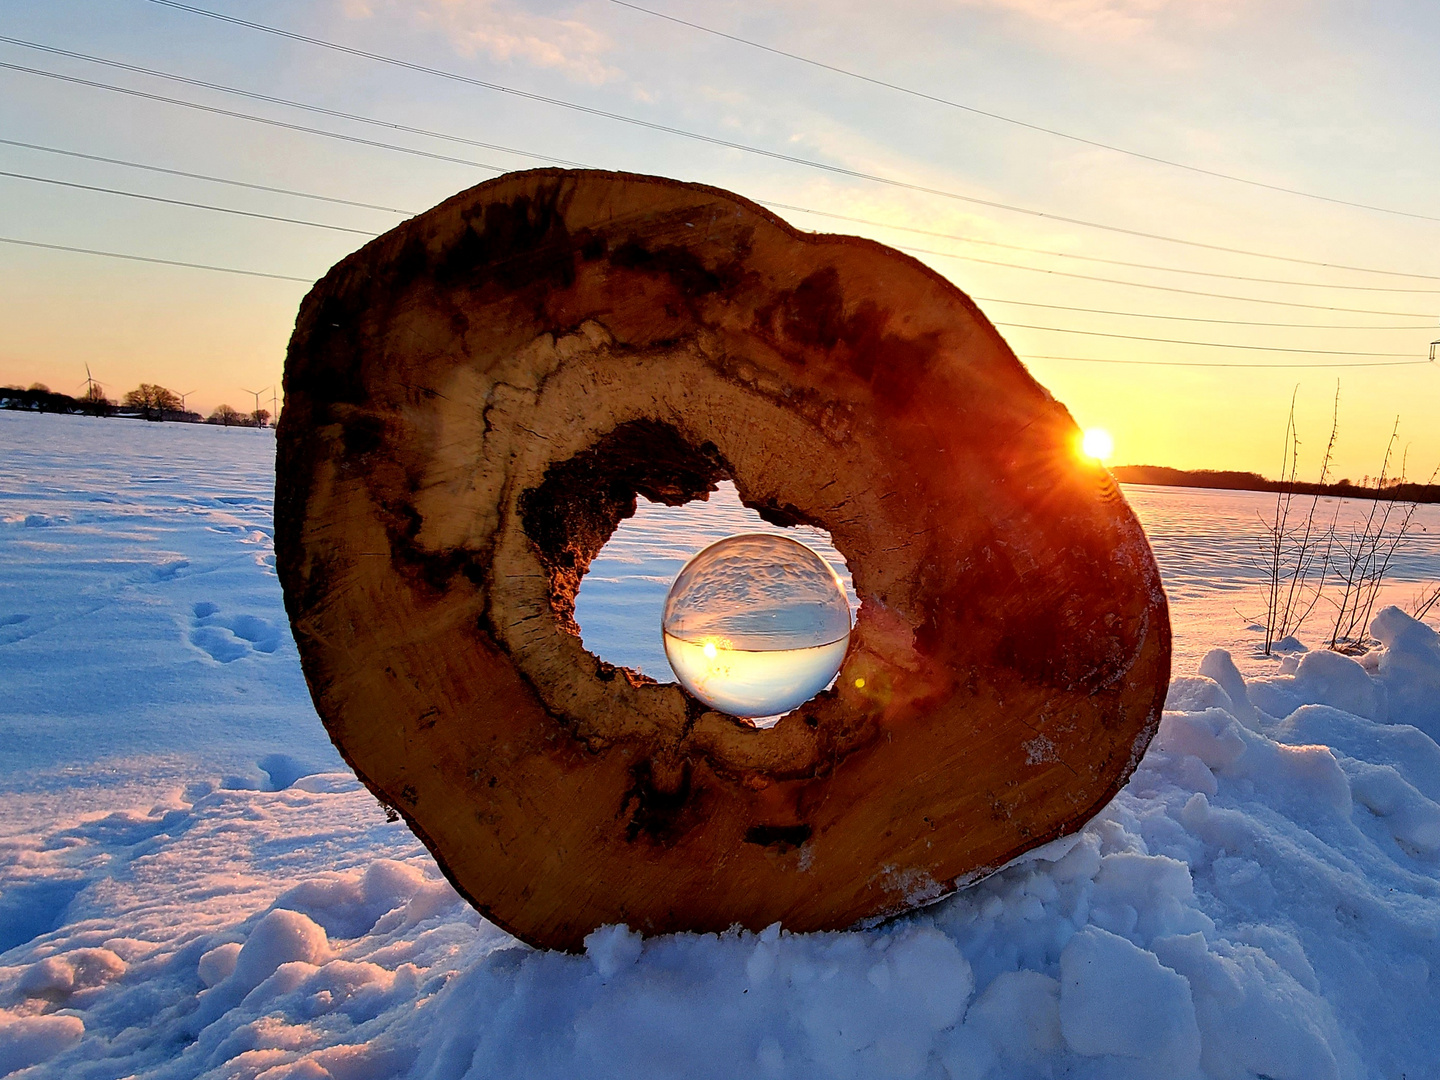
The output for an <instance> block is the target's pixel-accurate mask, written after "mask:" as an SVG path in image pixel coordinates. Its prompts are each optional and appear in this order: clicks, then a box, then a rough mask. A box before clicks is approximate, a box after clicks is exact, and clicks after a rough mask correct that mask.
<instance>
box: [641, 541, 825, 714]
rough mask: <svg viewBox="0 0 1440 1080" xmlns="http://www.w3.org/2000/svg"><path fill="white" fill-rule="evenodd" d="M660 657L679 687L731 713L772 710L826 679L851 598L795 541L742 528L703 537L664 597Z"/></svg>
mask: <svg viewBox="0 0 1440 1080" xmlns="http://www.w3.org/2000/svg"><path fill="white" fill-rule="evenodd" d="M662 630H663V633H664V639H665V657H666V659H668V660H669V661H670V667H671V668H672V669H673V670H674V672H675V677H676V678H677V679H679V680H680V683H681V685H682V686H684V687H685V689H686V690H689V691H690V693H692V694H694V695H695V696H696V697H697V698H699V699H700V700H701V701H703V702H704V703H705V704H706V705H708V706H710V707H711V708H712V709H715V710H717V711H719V712H723V713H729V714H730V715H731V716H742V717H759V716H776V715H779V714H781V713H786V712H789V711H790V710H791V709H793V708H795V707H796V706H797V705H800V704H802V703H803V702H806V701H808V700H810V698H812V697H814V696H815V695H816V694H818V693H819V692H820V691H821V690H823V689H825V687H827V686H828V685H830V681H831V680H832V679H833V678H835V673H836V672H837V671H839V670H840V662H841V661H842V660H844V659H845V649H846V647H847V646H848V645H849V644H850V602H849V600H847V599H846V597H845V589H844V587H843V586H842V585H841V584H840V579H839V578H838V577H836V576H835V571H834V570H832V569H831V568H830V564H829V563H827V562H826V561H825V560H824V559H822V558H821V557H820V556H819V555H818V554H816V553H815V552H814V551H812V550H811V549H810V548H808V547H806V546H805V545H804V544H802V543H800V542H799V541H797V540H791V539H790V538H789V537H788V536H776V535H774V534H771V533H746V534H744V535H741V536H730V537H726V538H725V539H724V540H721V541H718V542H717V543H714V544H711V545H710V546H709V547H707V548H705V549H704V550H703V551H701V552H699V553H698V554H697V555H695V556H694V557H693V558H692V559H691V560H690V561H689V562H687V563H686V564H685V566H684V567H683V568H682V569H681V570H680V573H679V575H677V576H676V578H675V581H674V583H673V584H672V585H671V586H670V592H669V594H668V595H667V596H666V597H665V614H664V617H663V620H662Z"/></svg>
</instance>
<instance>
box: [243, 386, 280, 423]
mask: <svg viewBox="0 0 1440 1080" xmlns="http://www.w3.org/2000/svg"><path fill="white" fill-rule="evenodd" d="M240 389H241V390H245V387H243V386H242V387H241V388H240ZM273 389H274V387H271V386H267V387H266V388H265V390H273ZM265 390H245V393H247V394H254V395H255V412H253V413H251V414H250V415H251V416H255V415H256V414H257V413H259V411H260V395H261V394H263V393H264V392H265ZM255 426H256V427H264V425H263V424H261V423H258V418H257V423H256V425H255Z"/></svg>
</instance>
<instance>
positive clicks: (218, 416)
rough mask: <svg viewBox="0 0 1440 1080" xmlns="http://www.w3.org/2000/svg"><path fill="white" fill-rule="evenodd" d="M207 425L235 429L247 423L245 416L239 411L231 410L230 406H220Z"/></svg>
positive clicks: (207, 421)
mask: <svg viewBox="0 0 1440 1080" xmlns="http://www.w3.org/2000/svg"><path fill="white" fill-rule="evenodd" d="M205 422H206V423H207V424H219V425H220V426H222V427H235V426H238V425H240V424H243V423H245V414H244V413H242V412H241V411H240V410H239V409H235V408H231V407H230V406H229V405H218V406H216V408H215V411H214V412H212V413H211V414H210V418H209V419H208V420H206V421H205Z"/></svg>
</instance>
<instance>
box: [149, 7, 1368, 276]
mask: <svg viewBox="0 0 1440 1080" xmlns="http://www.w3.org/2000/svg"><path fill="white" fill-rule="evenodd" d="M150 2H151V3H152V4H159V5H161V6H163V7H168V8H173V9H175V10H177V11H187V12H190V13H192V14H195V15H202V16H204V17H206V18H210V19H215V20H218V21H220V22H224V23H229V24H231V25H234V26H243V27H246V28H247V29H251V30H257V31H260V32H261V33H266V34H272V35H274V36H276V37H281V38H285V39H286V40H289V41H298V42H303V43H305V44H307V45H314V46H317V47H319V48H323V49H330V50H332V51H334V52H339V53H344V54H346V55H348V56H356V57H360V58H363V59H366V60H373V61H375V62H377V63H381V64H388V65H390V66H392V67H398V68H402V69H404V70H406V71H414V72H417V73H420V74H424V75H432V76H435V77H436V78H440V79H446V80H449V81H451V82H458V83H463V84H466V85H469V86H475V87H479V88H481V89H484V90H491V91H494V92H496V93H501V94H508V95H510V96H512V97H517V98H522V99H524V100H527V101H535V102H539V103H541V104H545V105H553V106H555V107H557V108H562V109H569V110H571V111H573V112H578V113H583V114H584V115H587V116H596V117H600V118H602V119H606V120H614V121H616V122H617V123H623V124H631V125H634V126H636V127H642V128H646V129H648V130H651V131H659V132H663V133H665V134H669V135H675V136H679V137H681V138H686V139H693V140H696V141H697V142H703V143H708V144H710V145H712V146H722V147H725V148H726V149H730V150H739V151H741V152H743V153H747V154H755V155H757V156H759V157H764V158H768V159H770V160H773V161H785V162H789V163H790V164H793V165H800V166H803V167H805V168H810V169H818V170H821V171H823V172H828V173H831V174H833V175H836V176H847V177H850V178H852V179H857V180H865V181H868V182H871V183H876V184H883V185H885V186H887V187H894V188H899V189H902V190H906V191H915V192H919V193H921V194H925V195H934V196H936V197H938V198H944V199H953V200H956V201H958V202H964V203H969V204H972V205H975V206H986V207H990V208H991V209H995V210H1005V211H1008V212H1011V213H1017V214H1027V215H1029V216H1031V217H1039V218H1045V219H1047V220H1049V221H1058V222H1063V223H1065V224H1067V225H1079V226H1083V227H1085V228H1090V229H1100V230H1103V231H1105V232H1113V233H1117V234H1120V235H1123V236H1135V237H1140V238H1143V239H1146V240H1159V241H1163V242H1165V243H1170V244H1182V245H1184V246H1186V247H1194V248H1200V249H1204V250H1207V251H1223V252H1226V253H1228V254H1232V255H1246V256H1250V257H1253V258H1261V259H1276V260H1279V261H1281V262H1292V263H1299V264H1302V265H1306V266H1323V267H1328V268H1331V269H1348V270H1359V271H1362V272H1368V271H1369V270H1370V268H1369V267H1354V266H1337V265H1336V264H1333V263H1327V262H1323V261H1318V260H1313V259H1301V258H1297V257H1294V256H1289V255H1273V254H1270V253H1268V252H1262V251H1251V250H1248V249H1245V248H1232V247H1226V246H1224V245H1220V244H1209V243H1205V242H1204V241H1200V240H1187V239H1184V238H1182V237H1176V236H1166V235H1163V234H1161V233H1150V232H1144V231H1142V230H1139V229H1129V228H1125V227H1123V226H1119V225H1106V224H1104V223H1102V222H1097V221H1088V220H1085V219H1083V218H1072V217H1066V216H1063V215H1060V214H1052V213H1048V212H1047V211H1044V210H1036V209H1034V208H1032V207H1025V206H1016V205H1013V204H1010V203H1002V202H998V201H995V200H991V199H981V198H977V197H975V196H972V195H962V194H960V193H959V192H955V191H947V190H945V189H943V188H933V187H929V186H927V185H925V184H916V183H911V182H909V181H906V180H900V179H897V178H895V177H890V176H883V175H880V174H878V173H867V172H863V171H861V170H858V169H847V168H845V167H844V166H841V165H832V164H829V163H827V162H822V161H815V160H814V159H811V158H803V157H799V156H797V155H794V154H785V153H781V152H780V151H778V150H767V149H765V148H763V147H759V146H751V145H750V144H748V143H740V142H735V141H733V140H730V139H722V138H719V137H718V136H714V135H705V134H702V133H700V132H696V131H690V130H688V129H686V128H679V127H674V126H672V125H669V124H661V123H658V122H656V121H653V120H642V119H641V118H639V117H636V116H627V115H625V114H624V113H616V112H610V111H609V110H607V109H598V108H595V107H593V106H590V105H582V104H580V103H579V102H575V101H567V100H565V99H563V98H554V97H549V96H547V95H545V94H536V93H533V92H531V91H528V90H520V89H517V88H515V87H511V86H505V85H503V84H501V83H494V82H489V81H487V80H484V79H477V78H474V77H472V76H469V75H462V74H460V73H459V72H455V71H447V70H446V69H444V68H437V67H430V66H428V65H426V64H418V63H415V62H414V61H410V60H402V59H400V58H399V57H394V56H387V55H386V54H384V53H376V52H369V51H368V50H365V49H357V48H354V47H352V46H349V45H341V44H340V43H338V42H334V41H327V40H326V39H324V38H317V37H310V36H309V35H307V34H299V33H296V32H294V31H292V30H282V29H280V28H279V27H275V26H269V25H267V24H265V23H259V22H253V21H251V20H249V19H241V18H237V17H236V16H234V15H225V14H222V13H221V12H218V11H210V10H207V9H206V8H200V7H194V6H192V5H190V4H184V3H179V2H178V0H150Z"/></svg>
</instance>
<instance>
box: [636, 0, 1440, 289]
mask: <svg viewBox="0 0 1440 1080" xmlns="http://www.w3.org/2000/svg"><path fill="white" fill-rule="evenodd" d="M612 2H615V3H618V2H619V0H612ZM755 201H756V202H758V203H760V205H761V206H769V207H772V208H773V209H777V210H795V211H798V212H799V213H802V214H814V215H816V216H817V217H826V218H833V219H834V220H836V221H849V222H852V223H854V224H856V225H871V226H874V227H875V228H879V229H895V230H896V231H898V232H908V233H915V234H916V235H918V236H933V237H935V238H936V239H937V240H958V241H960V242H961V243H964V244H983V245H985V246H986V247H998V248H1005V249H1006V250H1009V251H1028V252H1030V253H1032V254H1035V255H1053V256H1055V257H1057V258H1061V259H1083V260H1085V261H1086V262H1097V263H1109V264H1110V265H1111V266H1130V267H1134V268H1136V269H1139V270H1164V271H1166V272H1167V273H1171V274H1197V275H1200V276H1202V277H1215V278H1229V279H1231V280H1233V281H1257V282H1264V283H1265V284H1269V285H1310V286H1314V287H1316V288H1324V289H1370V290H1373V291H1379V292H1411V291H1412V290H1410V289H1386V288H1383V287H1379V286H1373V285H1327V284H1325V283H1324V282H1319V281H1290V280H1286V279H1278V278H1261V277H1245V276H1243V275H1241V274H1222V273H1215V272H1212V271H1209V270H1188V269H1183V268H1181V267H1178V266H1156V265H1154V264H1152V263H1137V262H1122V261H1121V260H1119V259H1103V258H1100V257H1099V256H1097V255H1078V254H1076V253H1074V252H1071V251H1052V250H1050V249H1048V248H1035V247H1025V246H1024V245H1021V244H1006V243H1002V242H1001V241H999V240H980V239H978V238H976V237H973V236H959V235H957V234H955V233H947V232H938V231H936V230H935V229H920V228H917V227H915V226H913V225H896V224H894V223H892V222H889V221H876V220H875V219H874V218H862V217H852V216H851V215H849V214H836V213H833V212H831V211H829V210H815V209H812V208H811V207H808V206H795V205H793V204H791V203H780V202H769V201H767V200H765V199H756V200H755ZM1333 269H1336V270H1342V269H1343V270H1363V272H1364V273H1367V274H1384V275H1386V276H1387V277H1407V278H1423V279H1425V280H1427V281H1440V274H1409V273H1405V272H1404V271H1401V270H1370V269H1364V268H1361V267H1350V266H1345V267H1341V266H1335V267H1333ZM1420 291H1423V290H1420Z"/></svg>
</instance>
